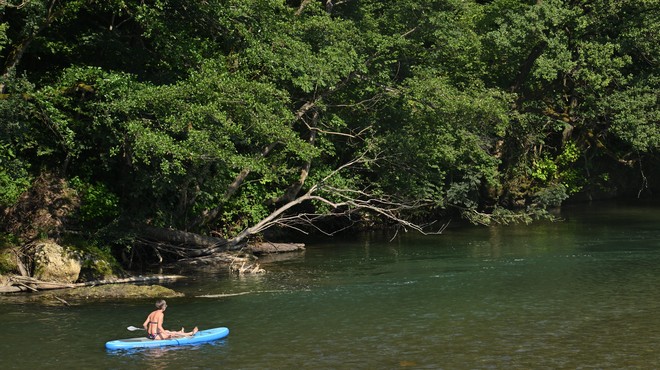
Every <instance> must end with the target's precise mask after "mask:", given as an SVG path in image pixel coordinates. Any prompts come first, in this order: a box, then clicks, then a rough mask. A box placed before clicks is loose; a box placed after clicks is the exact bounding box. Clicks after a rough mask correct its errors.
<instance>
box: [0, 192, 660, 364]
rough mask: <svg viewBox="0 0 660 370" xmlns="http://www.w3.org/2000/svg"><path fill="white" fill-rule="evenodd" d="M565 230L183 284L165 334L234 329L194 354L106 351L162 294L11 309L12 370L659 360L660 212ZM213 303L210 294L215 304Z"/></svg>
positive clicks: (454, 238) (578, 213)
mask: <svg viewBox="0 0 660 370" xmlns="http://www.w3.org/2000/svg"><path fill="white" fill-rule="evenodd" d="M562 216H563V217H564V218H565V221H564V222H561V223H540V224H535V225H532V226H510V227H496V228H480V227H479V228H476V227H475V228H473V227H470V228H449V229H447V231H446V232H445V234H443V235H441V236H427V237H423V236H419V235H410V234H403V235H400V237H399V238H398V239H396V240H395V241H392V242H388V240H387V238H384V237H379V236H374V235H371V236H369V235H355V236H350V237H343V238H337V239H333V240H329V241H328V240H326V241H322V242H314V243H311V244H308V249H307V251H306V252H305V253H304V254H298V255H294V257H291V258H288V259H281V260H279V261H277V260H276V261H272V262H267V261H264V265H265V267H266V268H267V269H268V270H269V272H268V273H267V274H265V275H262V276H256V277H254V276H252V277H244V278H238V277H231V276H229V275H228V274H227V272H226V271H225V270H219V271H214V270H212V269H210V270H205V271H203V272H200V273H199V275H197V276H195V277H193V278H190V279H188V280H187V281H185V282H183V283H180V284H178V285H176V286H175V289H177V290H180V291H182V292H184V293H186V297H185V298H179V299H171V300H169V301H168V306H169V307H168V310H167V313H166V320H165V326H166V327H168V328H173V329H178V328H179V327H181V326H185V327H186V328H188V329H190V328H192V327H193V326H194V325H198V326H199V327H200V328H204V327H216V326H227V327H229V328H230V330H231V333H230V335H229V337H227V338H226V339H224V340H221V341H218V342H215V343H212V344H204V345H199V346H194V347H183V348H163V349H147V350H136V351H132V352H109V351H106V350H105V349H104V343H105V341H107V340H110V339H117V338H123V337H130V336H131V333H130V332H127V331H126V330H125V328H126V327H127V326H129V325H134V326H140V325H141V324H142V321H143V320H144V317H145V316H146V314H148V313H149V312H150V310H151V307H152V305H153V302H151V301H150V300H144V301H131V302H104V303H98V302H97V303H94V302H90V303H86V304H81V305H76V306H73V307H59V306H40V305H33V304H32V305H27V304H17V303H11V301H8V300H7V299H6V298H2V299H0V323H2V329H3V331H4V333H3V334H4V335H3V336H4V338H5V341H2V342H0V360H1V364H2V365H1V366H2V368H4V369H7V368H9V369H12V368H16V369H35V368H36V369H39V368H59V369H71V368H94V369H99V368H101V369H125V368H129V369H132V368H135V369H179V368H191V369H195V368H197V369H220V368H224V369H400V368H412V369H560V368H565V369H576V368H584V369H589V368H601V369H611V368H638V369H652V368H658V367H659V366H660V352H659V351H656V347H657V344H658V343H660V332H659V329H658V328H660V315H659V314H658V311H659V309H660V268H659V267H660V207H658V206H653V205H641V204H638V205H626V206H617V205H614V204H608V205H606V206H602V205H598V206H590V207H586V206H580V207H575V208H569V209H565V210H564V211H563V213H562ZM203 296H204V297H203Z"/></svg>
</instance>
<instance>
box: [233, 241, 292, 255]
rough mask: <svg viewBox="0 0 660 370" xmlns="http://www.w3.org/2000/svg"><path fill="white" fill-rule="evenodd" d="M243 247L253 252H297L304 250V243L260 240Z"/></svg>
mask: <svg viewBox="0 0 660 370" xmlns="http://www.w3.org/2000/svg"><path fill="white" fill-rule="evenodd" d="M245 249H246V250H249V251H250V252H252V253H254V254H268V253H285V252H299V251H304V250H305V244H304V243H271V242H261V243H256V244H250V245H248V246H247V247H246V248H245Z"/></svg>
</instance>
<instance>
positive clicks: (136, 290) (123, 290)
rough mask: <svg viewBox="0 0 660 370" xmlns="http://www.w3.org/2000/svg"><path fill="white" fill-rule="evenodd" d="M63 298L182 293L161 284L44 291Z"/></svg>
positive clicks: (156, 296) (150, 296)
mask: <svg viewBox="0 0 660 370" xmlns="http://www.w3.org/2000/svg"><path fill="white" fill-rule="evenodd" d="M45 295H53V296H57V297H60V298H64V299H115V298H172V297H182V296H183V295H184V294H183V293H179V292H176V291H174V290H172V289H169V288H166V287H164V286H161V285H134V284H109V285H99V286H94V287H82V288H74V289H66V290H58V291H57V293H52V294H51V293H46V294H45Z"/></svg>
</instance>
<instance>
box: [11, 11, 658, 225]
mask: <svg viewBox="0 0 660 370" xmlns="http://www.w3.org/2000/svg"><path fill="white" fill-rule="evenodd" d="M51 5H52V7H51ZM657 6H658V1H657V0H647V1H635V0H598V1H593V2H573V3H568V2H565V1H562V0H544V1H536V2H535V1H520V0H494V1H487V2H478V1H472V0H469V1H461V0H428V1H412V0H403V1H376V0H363V1H359V2H358V1H344V2H335V6H334V7H333V8H332V10H331V11H328V10H326V8H325V6H324V4H323V2H320V1H314V2H306V3H305V4H304V6H303V7H301V2H298V1H296V2H293V1H287V2H283V1H262V0H242V1H239V0H223V1H218V0H212V1H198V2H190V1H183V0H158V1H152V2H126V1H123V0H110V1H96V0H91V1H90V0H77V1H68V2H63V1H56V2H49V1H36V0H34V1H29V2H27V3H26V4H25V6H24V7H22V8H14V7H5V8H3V9H2V14H0V62H2V64H3V65H6V66H7V67H6V68H8V69H7V70H4V71H3V74H2V77H1V79H0V85H1V86H2V91H0V117H2V119H3V124H2V125H0V207H8V206H10V205H11V204H13V202H15V200H16V199H17V197H18V195H19V194H21V193H22V192H23V191H24V190H25V189H26V187H27V185H28V184H29V182H30V179H31V178H32V177H34V176H35V175H38V173H39V172H40V171H50V172H55V173H58V174H61V176H62V177H64V178H67V179H70V180H71V183H72V184H73V185H74V186H75V187H76V189H77V190H78V191H79V192H80V194H81V195H82V200H83V202H82V204H81V214H80V216H81V220H83V221H85V222H87V223H89V224H94V225H95V226H96V227H103V224H104V223H107V222H110V221H112V220H115V219H117V218H120V217H123V218H126V219H128V220H131V221H138V222H147V221H148V222H150V223H152V224H154V225H160V226H168V227H169V226H171V227H177V228H188V227H189V226H190V225H193V226H191V227H193V228H196V230H208V229H214V230H216V231H220V232H222V233H224V234H225V235H226V236H231V235H234V234H236V233H237V232H238V231H240V230H242V229H244V228H246V227H249V226H250V225H254V224H255V223H257V222H258V221H259V220H260V219H262V218H263V217H265V216H266V215H268V214H269V213H270V212H272V211H273V210H274V209H275V208H276V207H277V204H276V202H274V200H275V199H278V198H279V197H280V196H282V195H283V194H285V193H287V191H289V190H290V189H291V188H292V185H294V184H297V182H298V181H300V180H301V179H303V180H304V183H303V184H302V186H301V189H300V191H301V192H304V191H306V190H307V189H309V188H310V186H312V185H313V184H316V183H318V182H320V181H322V180H323V179H325V178H326V177H327V176H328V175H329V174H331V173H333V171H336V170H337V169H339V168H341V166H342V165H344V164H345V163H347V162H349V161H351V160H354V159H355V158H358V157H360V156H364V159H365V161H364V162H361V163H360V164H359V165H355V166H351V167H350V168H342V170H341V171H340V172H339V173H338V174H336V175H335V176H332V177H331V178H330V179H328V180H326V181H327V183H325V184H324V185H328V186H330V185H331V186H334V187H335V188H341V189H352V190H354V191H356V193H355V194H358V193H357V191H363V190H364V191H365V192H367V191H368V192H369V193H371V194H375V195H378V196H381V197H383V198H387V199H397V200H406V201H419V200H424V201H429V202H432V203H433V204H435V205H436V206H437V207H438V208H447V207H455V208H457V209H460V210H461V212H463V214H464V216H465V217H467V218H468V219H471V220H473V221H475V222H479V223H490V222H513V221H514V220H518V221H523V222H528V221H529V220H531V219H535V218H537V217H542V216H543V212H544V208H545V207H549V206H555V205H558V204H560V203H561V202H562V201H564V200H565V199H567V198H566V197H567V196H570V195H573V194H576V193H577V192H580V191H584V190H588V189H593V188H595V186H594V185H597V184H602V183H603V178H604V177H608V176H609V177H608V180H609V181H616V180H617V179H615V178H613V177H614V176H624V177H625V176H627V175H629V174H630V173H629V172H626V171H625V170H621V169H620V163H622V162H625V163H630V162H632V161H639V163H644V165H645V166H647V168H652V169H655V168H657V166H658V163H657V158H655V153H657V150H658V149H659V147H660V131H658V127H656V126H657V122H658V121H659V118H660V117H659V113H658V112H659V110H658V99H657V98H658V94H657V91H658V87H659V84H658V82H659V80H658V77H657V70H658V68H657V65H658V45H660V40H658V32H657V30H658V24H660V22H658V13H657V11H655V10H657ZM631 158H634V159H631ZM367 159H368V160H367ZM633 164H635V163H633ZM308 166H309V167H308ZM641 167H642V166H641V165H640V166H634V165H633V166H630V167H629V168H641ZM649 172H651V171H649ZM614 174H616V175H614ZM305 176H306V177H305ZM83 179H84V180H83ZM322 195H325V196H328V197H330V198H331V200H333V201H337V200H339V199H338V198H337V197H336V193H335V194H331V193H323V194H322ZM304 207H309V208H313V209H314V210H315V211H318V212H331V211H332V210H331V209H330V207H329V206H328V204H327V203H323V202H318V203H313V204H311V205H310V204H305V205H304ZM513 209H515V211H513ZM215 211H217V213H218V215H219V216H218V217H217V218H215V219H213V220H206V221H210V222H211V223H210V224H205V223H204V222H201V221H199V220H200V219H205V217H206V216H207V215H209V214H210V213H212V212H215ZM293 212H295V210H293ZM416 216H421V217H424V216H425V214H423V213H421V214H420V213H418V214H417V215H416ZM200 222H201V223H200Z"/></svg>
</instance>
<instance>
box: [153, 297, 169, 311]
mask: <svg viewBox="0 0 660 370" xmlns="http://www.w3.org/2000/svg"><path fill="white" fill-rule="evenodd" d="M165 307H167V303H166V302H165V300H164V299H159V300H158V301H156V308H157V309H159V310H162V309H164V308H165Z"/></svg>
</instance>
